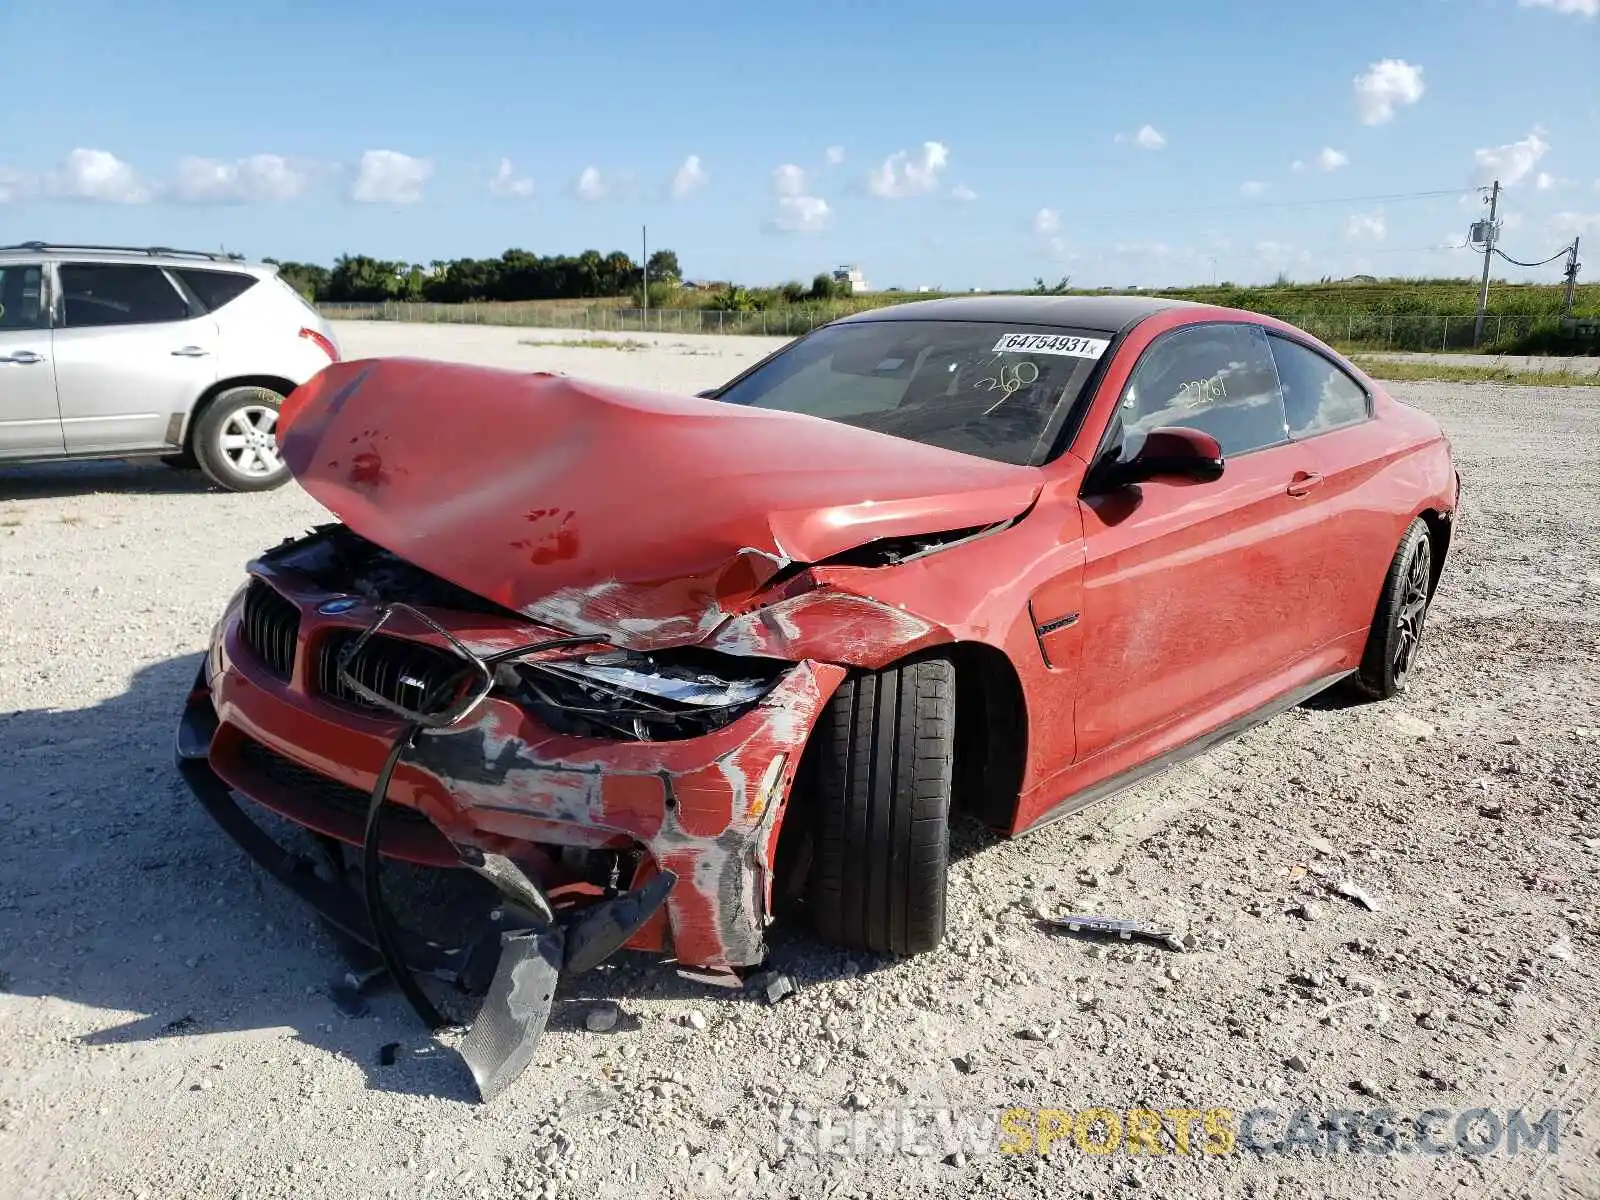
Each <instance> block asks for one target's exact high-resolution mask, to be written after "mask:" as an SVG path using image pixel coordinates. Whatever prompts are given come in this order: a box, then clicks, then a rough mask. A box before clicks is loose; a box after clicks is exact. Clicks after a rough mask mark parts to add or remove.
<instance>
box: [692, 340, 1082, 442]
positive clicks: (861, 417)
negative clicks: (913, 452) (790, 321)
mask: <svg viewBox="0 0 1600 1200" xmlns="http://www.w3.org/2000/svg"><path fill="white" fill-rule="evenodd" d="M1110 341H1111V334H1109V333H1107V332H1103V331H1099V330H1087V329H1062V328H1055V327H1046V326H1040V325H1007V324H1003V323H1000V322H990V321H895V320H889V321H860V322H847V323H845V324H841V325H831V326H826V327H824V328H822V329H819V330H817V331H816V332H815V333H813V334H811V335H810V336H809V337H806V338H803V339H801V340H800V341H799V342H797V343H795V345H794V346H793V347H791V348H790V349H788V350H785V351H783V352H782V353H780V354H779V355H777V357H775V358H773V359H771V360H769V361H768V362H766V363H764V364H763V365H761V366H759V367H757V368H756V369H755V370H754V371H752V372H751V373H750V374H748V375H746V376H744V377H743V378H742V379H739V380H736V381H735V382H734V383H732V384H730V385H729V386H728V387H727V388H726V389H725V390H724V391H722V392H721V393H720V394H719V395H718V396H717V397H716V398H717V399H718V400H721V401H723V402H725V403H729V404H744V405H748V406H750V407H751V408H769V409H777V410H780V411H783V412H795V413H805V414H808V415H810V416H813V417H822V418H825V419H826V420H829V421H838V422H840V423H842V424H845V425H855V426H858V427H859V428H862V429H872V430H876V431H877V432H879V433H887V434H892V435H894V436H895V437H901V438H906V439H907V440H909V441H914V442H921V443H923V444H925V445H929V446H940V447H943V448H944V449H947V450H959V451H961V452H962V453H964V454H972V455H976V456H978V457H980V458H988V459H993V460H995V461H997V462H1006V463H1013V464H1016V465H1019V466H1025V465H1033V464H1037V463H1040V462H1043V461H1044V460H1045V459H1046V458H1048V457H1049V455H1050V451H1051V447H1052V446H1053V445H1054V443H1055V441H1056V439H1057V436H1058V435H1059V433H1060V431H1061V428H1062V425H1063V424H1064V423H1065V422H1066V420H1067V418H1068V417H1069V415H1070V414H1071V413H1072V411H1073V408H1074V406H1075V405H1076V404H1077V403H1078V401H1079V400H1080V398H1081V397H1082V396H1083V392H1084V385H1085V384H1086V383H1087V382H1088V380H1089V379H1090V378H1091V376H1092V375H1093V374H1094V369H1095V364H1096V363H1097V362H1098V361H1099V359H1100V358H1101V357H1102V356H1103V355H1104V354H1105V353H1106V351H1107V349H1108V347H1109V345H1110Z"/></svg>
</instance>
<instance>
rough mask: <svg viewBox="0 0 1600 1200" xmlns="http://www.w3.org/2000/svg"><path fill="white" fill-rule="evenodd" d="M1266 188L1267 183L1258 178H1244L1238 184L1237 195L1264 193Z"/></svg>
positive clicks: (1258, 194)
mask: <svg viewBox="0 0 1600 1200" xmlns="http://www.w3.org/2000/svg"><path fill="white" fill-rule="evenodd" d="M1266 190H1267V185H1266V184H1264V183H1262V182H1261V181H1260V180H1259V179H1246V180H1245V181H1244V182H1243V183H1241V184H1240V185H1239V195H1241V196H1261V195H1264V194H1265V193H1266Z"/></svg>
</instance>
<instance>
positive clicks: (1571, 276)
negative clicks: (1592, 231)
mask: <svg viewBox="0 0 1600 1200" xmlns="http://www.w3.org/2000/svg"><path fill="white" fill-rule="evenodd" d="M1578 241H1579V239H1578V238H1577V237H1576V236H1574V237H1573V239H1572V247H1571V249H1569V250H1568V251H1567V296H1566V299H1565V300H1563V301H1562V303H1561V319H1562V320H1563V321H1565V320H1567V319H1568V318H1570V317H1571V316H1572V291H1573V289H1574V288H1576V287H1577V286H1578Z"/></svg>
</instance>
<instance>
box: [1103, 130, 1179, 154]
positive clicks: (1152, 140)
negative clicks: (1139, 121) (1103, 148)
mask: <svg viewBox="0 0 1600 1200" xmlns="http://www.w3.org/2000/svg"><path fill="white" fill-rule="evenodd" d="M1111 140H1112V141H1114V142H1117V143H1118V144H1123V143H1126V142H1132V143H1133V144H1134V145H1135V146H1137V147H1139V149H1141V150H1160V149H1161V148H1162V147H1163V146H1165V145H1166V144H1167V139H1166V138H1164V137H1163V136H1162V135H1161V131H1160V130H1158V129H1157V128H1156V127H1155V126H1154V125H1141V126H1139V132H1138V133H1134V134H1126V133H1119V134H1117V135H1116V136H1115V137H1113V138H1112V139H1111Z"/></svg>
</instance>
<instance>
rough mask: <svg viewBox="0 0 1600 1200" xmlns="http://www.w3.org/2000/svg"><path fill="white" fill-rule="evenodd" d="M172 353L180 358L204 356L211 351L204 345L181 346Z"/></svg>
mask: <svg viewBox="0 0 1600 1200" xmlns="http://www.w3.org/2000/svg"><path fill="white" fill-rule="evenodd" d="M172 353H173V354H174V356H176V357H178V358H204V357H205V356H206V355H208V354H210V353H211V351H209V350H207V349H206V348H205V347H204V346H180V347H178V349H176V350H174V351H173V352H172Z"/></svg>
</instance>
